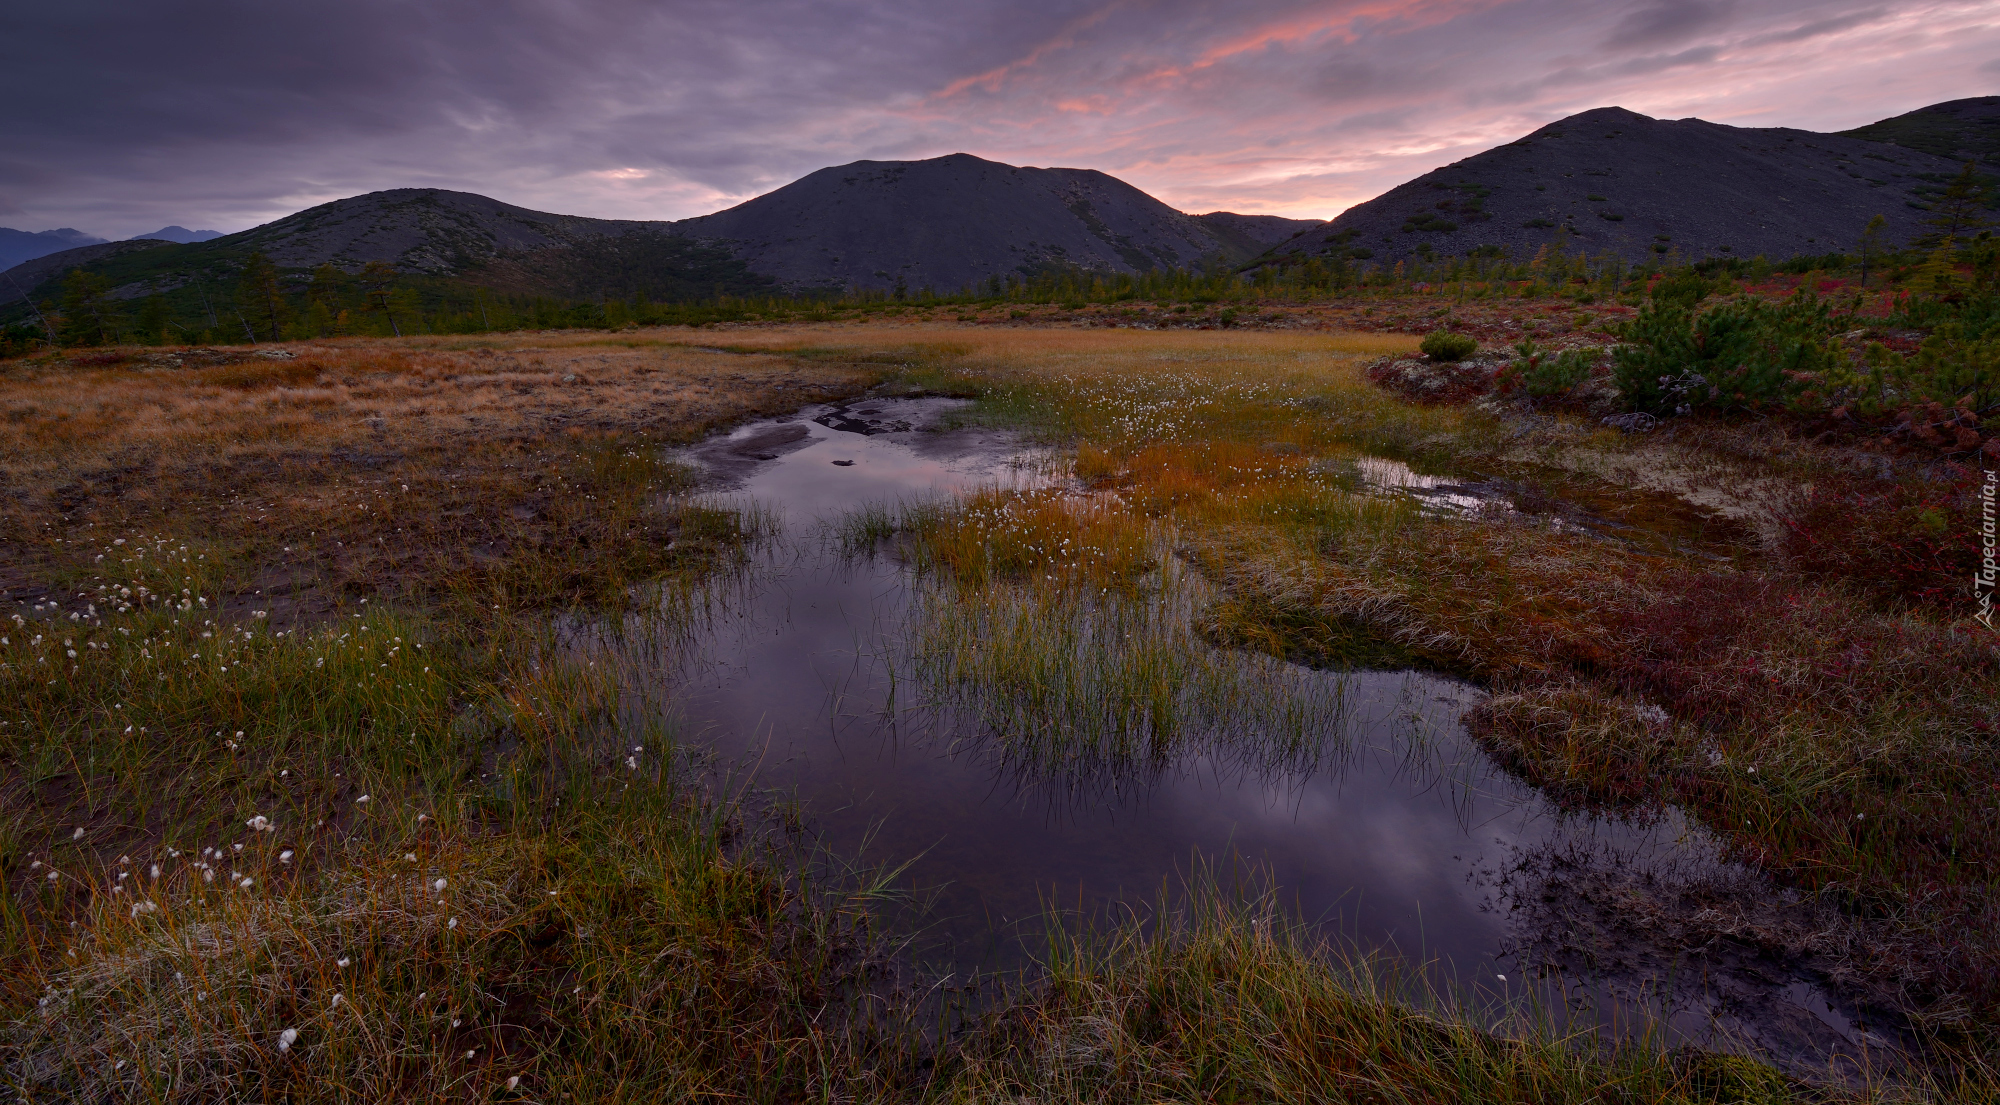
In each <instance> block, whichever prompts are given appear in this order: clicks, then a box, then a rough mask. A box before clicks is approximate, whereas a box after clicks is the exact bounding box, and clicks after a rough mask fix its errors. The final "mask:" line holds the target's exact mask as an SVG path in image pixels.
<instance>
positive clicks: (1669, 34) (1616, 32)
mask: <svg viewBox="0 0 2000 1105" xmlns="http://www.w3.org/2000/svg"><path fill="white" fill-rule="evenodd" d="M1734 7H1735V5H1734V4H1731V3H1729V2H1728V0H1659V2H1657V3H1651V4H1647V5H1645V6H1643V7H1639V8H1635V9H1633V10H1632V11H1631V12H1629V13H1627V14H1626V15H1625V17H1624V18H1623V19H1620V20H1619V21H1618V23H1617V25H1616V26H1614V27H1612V28H1611V33H1610V34H1609V35H1608V36H1606V37H1605V39H1604V48H1605V49H1607V50H1632V49H1652V48H1657V47H1660V46H1671V45H1673V44H1674V43H1676V42H1685V41H1687V40H1688V39H1690V38H1693V37H1694V36H1695V35H1697V34H1700V33H1702V32H1704V31H1708V30H1711V29H1714V28H1716V27H1719V26H1721V25H1722V24H1724V23H1726V22H1728V20H1729V16H1730V13H1731V11H1732V10H1733V9H1734Z"/></svg>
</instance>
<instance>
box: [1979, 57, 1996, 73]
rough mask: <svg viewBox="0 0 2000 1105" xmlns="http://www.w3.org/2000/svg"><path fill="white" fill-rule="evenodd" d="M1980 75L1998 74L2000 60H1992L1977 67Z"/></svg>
mask: <svg viewBox="0 0 2000 1105" xmlns="http://www.w3.org/2000/svg"><path fill="white" fill-rule="evenodd" d="M1979 71H1980V72H1981V73H2000V58H1994V59H1993V60H1992V61H1989V62H1986V63H1985V64H1983V65H1981V66H1980V67H1979Z"/></svg>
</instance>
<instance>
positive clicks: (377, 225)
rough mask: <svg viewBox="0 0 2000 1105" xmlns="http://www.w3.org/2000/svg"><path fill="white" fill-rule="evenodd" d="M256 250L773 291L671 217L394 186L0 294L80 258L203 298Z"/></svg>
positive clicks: (418, 267) (151, 289) (294, 267)
mask: <svg viewBox="0 0 2000 1105" xmlns="http://www.w3.org/2000/svg"><path fill="white" fill-rule="evenodd" d="M169 229H172V228H169ZM256 252H262V253H263V254H264V255H265V256H267V257H269V258H270V259H271V260H272V261H274V262H276V263H277V265H278V266H279V267H280V268H281V269H288V270H291V271H293V272H294V273H299V274H303V273H304V272H307V271H310V270H311V269H313V268H316V267H318V266H319V265H322V264H332V265H335V266H337V267H339V268H341V269H343V270H345V271H348V272H355V271H358V270H359V269H360V268H361V267H362V266H363V265H366V264H367V263H369V262H371V261H384V262H387V263H389V264H391V265H393V266H394V267H395V268H396V269H397V270H398V271H399V272H402V273H405V274H410V275H415V276H427V277H436V278H445V279H454V280H461V281H465V282H468V283H474V284H480V285H484V286H489V287H494V288H499V289H502V290H506V291H513V292H522V293H526V294H533V295H557V296H562V297H565V298H572V299H595V298H599V297H602V296H613V297H617V298H626V297H629V296H632V295H635V294H636V295H644V296H647V297H649V298H653V299H686V298H705V297H708V296H712V295H715V294H716V293H717V292H718V291H720V292H723V293H726V294H730V295H754V294H770V293H772V292H773V291H775V290H776V289H777V285H776V284H775V283H774V282H773V281H772V280H770V279H769V278H767V277H762V276H758V275H756V274H754V273H751V272H750V271H749V269H748V268H747V267H746V266H745V265H744V264H743V262H742V261H740V260H738V259H737V258H735V257H733V256H732V255H731V254H730V253H729V252H728V251H727V250H726V249H722V248H720V247H716V246H711V245H704V244H702V243H700V242H697V241H694V240H692V239H689V238H686V237H683V236H679V235H676V234H675V233H674V224H673V223H671V222H638V221H622V220H611V219H591V218H584V217H581V216H576V215H555V214H550V213H548V212H543V211H533V210H530V209H528V208H525V207H515V206H513V205H512V204H507V203H502V202H500V201H499V200H495V199H489V198H488V197H486V196H479V195H474V194H472V193H470V192H450V191H445V190H443V189H438V188H397V189H390V190H388V191H382V192H370V193H368V194H367V195H362V196H352V197H349V198H347V199H342V200H335V201H333V202H332V203H324V204H320V205H319V206H317V207H311V208H307V209H306V210H304V211H300V212H298V213H296V214H292V215H287V216H285V217H284V218H282V219H278V220H275V221H273V222H269V223H265V224H264V225H262V226H257V227H252V228H251V229H249V230H245V231H242V232H240V233H236V234H225V235H223V236H221V237H219V238H213V239H209V240H206V241H198V242H190V243H174V242H170V241H164V240H160V239H154V238H147V239H135V240H133V241H128V242H113V243H109V244H107V245H97V246H90V247H87V248H86V249H76V250H70V251H67V252H66V253H63V254H60V255H53V256H50V257H45V258H41V259H38V260H35V261H30V262H28V263H26V264H23V265H18V266H16V267H14V268H12V269H9V270H7V271H6V272H5V273H4V274H0V303H6V302H18V301H19V298H20V296H21V293H32V298H37V299H39V298H52V297H54V296H56V295H58V294H59V292H58V290H57V289H56V288H55V287H54V286H53V282H55V281H56V280H58V279H59V278H60V277H61V276H62V274H63V273H64V272H67V271H68V270H69V269H73V268H76V267H78V266H79V265H88V266H90V267H91V268H92V269H93V270H96V271H98V272H99V273H101V274H102V275H103V276H104V277H105V278H106V279H107V280H108V281H109V282H110V283H111V285H112V288H111V291H110V296H111V298H113V299H136V298H138V297H141V296H145V295H149V294H153V293H155V292H160V293H172V292H174V291H176V290H177V289H182V288H187V289H189V290H188V291H187V292H186V293H184V294H185V295H195V296H199V295H205V294H206V293H204V292H202V291H201V290H200V288H198V287H192V286H193V285H196V284H198V283H200V282H202V281H206V282H207V283H208V285H209V286H210V287H214V286H217V285H220V286H225V287H226V286H228V285H230V284H232V283H233V282H234V280H235V279H236V276H235V274H236V273H237V272H239V271H240V270H241V269H242V267H243V263H244V262H245V261H246V260H247V259H248V258H249V257H250V255H251V254H252V253H256ZM10 281H11V283H12V284H13V285H15V286H18V287H19V288H20V289H21V293H17V292H16V290H15V287H12V286H9V282H10ZM38 285H48V286H42V287H40V289H39V290H37V286H38Z"/></svg>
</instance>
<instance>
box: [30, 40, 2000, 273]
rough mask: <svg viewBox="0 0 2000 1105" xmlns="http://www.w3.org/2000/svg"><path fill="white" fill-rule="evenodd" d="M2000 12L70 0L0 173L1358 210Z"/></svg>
mask: <svg viewBox="0 0 2000 1105" xmlns="http://www.w3.org/2000/svg"><path fill="white" fill-rule="evenodd" d="M1989 19H1990V13H1988V12H1987V10H1986V9H1985V8H1984V7H1983V6H1982V5H1981V4H1980V3H1978V2H1976V0H1866V2H1850V0H1735V2H1734V3H1727V2H1724V0H1651V2H1647V3H1642V4H1636V5H1606V4H1602V3H1595V2H1591V0H1240V2H1239V3H1236V4H1232V5H1228V6H1226V7H1224V6H1218V5H1215V4H1213V3H1212V2H1208V0H965V2H963V3H958V4H952V5H940V4H935V3H929V2H926V0H754V2H744V0H426V2H425V3H423V4H409V3H407V0H349V2H348V3H346V4H343V5H342V6H341V10H340V14H339V17H338V18H328V16H327V14H326V10H325V9H324V8H313V7H302V6H297V5H285V4H270V3H268V2H265V0H173V2H171V3H163V4H154V5H132V4H130V3H126V2H123V0H65V2H64V3H62V4H39V5H24V6H22V7H21V10H20V11H19V12H17V13H13V14H11V15H10V17H9V23H8V33H7V34H6V35H5V36H0V102H5V103H9V104H14V105H23V104H28V105H33V108H34V109H33V110H20V111H16V112H14V113H13V114H11V115H10V116H9V136H8V137H9V141H8V148H7V150H6V151H4V153H0V194H4V195H5V197H6V199H7V201H8V202H9V203H11V204H12V209H11V210H8V211H7V212H6V216H7V221H8V223H9V224H10V225H16V226H24V227H25V228H27V229H42V228H43V227H46V226H62V225H71V226H77V227H79V228H82V229H84V230H86V231H89V232H92V233H96V234H99V235H102V236H104V237H108V238H117V237H123V236H126V235H128V234H131V233H136V232H140V231H145V230H150V229H153V228H156V227H159V226H162V225H165V224H168V223H178V224H180V225H183V226H197V225H199V226H217V227H221V228H223V229H232V230H233V229H241V228H243V227H246V226H249V225H252V224H255V223H259V222H264V221H268V220H270V219H273V218H277V217H280V216H282V215H285V214H288V213H290V212H291V211H294V210H297V209H299V208H301V207H305V206H309V205H311V204H314V203H319V202H324V201H326V200H331V199H335V198H338V197H341V196H346V195H352V194H356V193H359V192H365V191H369V190H373V189H377V188H388V187H400V186H410V185H427V186H436V187H445V188H455V189H462V190H466V191H474V192H481V193H484V194H487V195H492V196H494V197H495V198H498V199H502V200H505V201H507V202H510V203H517V204H521V205H523V206H527V207H534V208H539V209H542V210H555V211H565V212H571V213H575V214H584V215H596V216H603V217H619V218H682V217H686V216H690V215H697V214H703V213H706V212H708V211H713V210H716V209H719V208H721V207H726V206H728V205H730V204H732V203H736V202H740V201H741V200H743V199H746V198H748V197H750V196H752V195H755V194H757V193H760V192H763V191H767V190H769V189H771V188H774V187H777V186H779V185H782V184H784V183H786V182H787V181H790V180H793V179H796V178H797V177H799V176H802V175H804V174H805V173H808V172H811V171H813V170H815V169H818V168H821V167H823V166H826V165H835V164H843V163H846V162H849V161H854V160H859V159H878V160H880V159H897V158H917V157H930V156H937V155H940V154H945V153H950V152H953V151H957V150H964V151H967V152H970V153H974V154H977V155H979V156H981V157H988V158H993V159H996V160H1001V161H1010V162H1013V163H1015V164H1041V165H1072V166H1080V167H1087V168H1097V169H1102V170H1104V171H1106V172H1110V173H1113V174H1115V175H1118V176H1121V177H1124V178H1125V179H1127V180H1130V181H1131V182H1132V183H1134V184H1136V185H1138V186H1139V187H1142V188H1145V189H1147V190H1148V191H1151V192H1153V193H1154V194H1156V195H1159V196H1161V198H1163V199H1166V200H1167V201H1168V202H1170V203H1174V204H1176V205H1178V206H1182V207H1187V208H1200V209H1202V210H1212V209H1215V208H1238V209H1249V210H1256V211H1269V212H1274V213H1287V214H1297V215H1317V216H1330V215H1332V214H1335V213H1337V212H1338V211H1339V210H1340V209H1341V208H1343V207H1345V206H1347V205H1349V204H1352V203H1355V202H1358V201H1360V200H1363V199H1367V198H1369V197H1370V196H1373V195H1376V194H1379V193H1380V192H1382V191H1384V190H1386V189H1387V188H1389V187H1391V186H1393V185H1395V184H1397V183H1400V182H1401V180H1403V179H1406V178H1407V177H1408V176H1410V175H1413V174H1414V173H1416V172H1421V171H1424V170H1427V169H1429V168H1432V167H1434V166H1436V165H1437V164H1440V163H1442V162H1441V160H1440V159H1443V160H1450V159H1453V158H1456V157H1462V156H1465V155H1466V154H1468V153H1472V152H1476V151H1477V150H1479V149H1482V148H1486V147H1487V146H1490V145H1493V144H1496V143H1498V142H1503V141H1508V140H1511V139H1512V138H1514V137H1517V136H1519V135H1520V134H1523V133H1526V132H1528V131H1531V130H1533V129H1535V128H1536V127H1538V126H1541V125H1542V124H1545V123H1547V122H1550V121H1551V120H1554V119H1557V118H1561V117H1562V116H1564V115H1568V114H1571V113H1574V112H1576V111H1580V110H1585V109H1588V108H1591V107H1597V106H1603V105H1606V104H1613V103H1616V104H1622V105H1624V106H1626V107H1629V108H1632V109H1633V110H1636V111H1641V112H1644V113H1646V114H1652V115H1661V116H1666V117H1675V118H1678V117H1682V116H1687V115H1701V116H1703V117H1707V118H1715V119H1717V120H1718V121H1724V122H1736V123H1749V124H1754V125H1772V124H1776V123H1784V124H1787V125H1795V126H1803V127H1819V128H1823V129H1835V128H1837V127H1846V126H1855V125H1858V124H1861V123H1866V122H1869V121H1872V120H1874V119H1877V118H1882V117H1884V116H1888V115H1893V114H1898V113H1900V112H1903V111H1907V110H1910V109H1911V108H1915V107H1919V106H1922V105H1924V104H1926V103H1933V102H1936V101H1939V100H1945V99H1954V98H1958V97H1962V96H1966V95H1974V94H1978V93H1980V92H1984V91H1986V88H1985V87H1984V86H1982V87H1977V88H1967V87H1965V79H1966V75H1967V74H1968V73H1972V72H1975V71H1977V72H1980V73H1991V72H1994V71H1995V70H1994V69H1993V68H1991V63H1990V61H1989V59H1992V58H1994V57H1996V56H2000V29H1996V28H1995V27H1992V26H1988V22H1989ZM1862 26H1866V27H1867V28H1868V33H1867V35H1866V36H1851V37H1850V38H1849V39H1846V40H1843V41H1842V43H1841V49H1840V50H1838V51H1828V50H1825V49H1823V48H1821V44H1820V42H1819V40H1823V39H1825V38H1827V37H1828V36H1833V35H1840V34H1844V33H1847V32H1851V31H1852V30H1853V29H1855V28H1857V27H1862ZM1697 68H1700V69H1701V70H1702V72H1703V75H1702V77H1701V79H1700V80H1692V79H1689V72H1690V71H1691V70H1693V69H1697Z"/></svg>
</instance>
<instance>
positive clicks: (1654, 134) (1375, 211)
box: [1278, 107, 1959, 263]
mask: <svg viewBox="0 0 2000 1105" xmlns="http://www.w3.org/2000/svg"><path fill="white" fill-rule="evenodd" d="M1958 169H1959V164H1958V163H1957V162H1954V161H1951V160H1949V159H1947V158H1942V157H1936V156H1933V155H1931V154H1928V153H1923V152H1920V151H1917V150H1912V149H1908V148H1905V147H1899V146H1889V145H1885V144H1883V143H1880V142H1872V141H1868V140H1866V139H1861V138H1852V137H1845V136H1841V135H1831V134H1818V133H1815V132H1813V131H1805V130H1792V129H1789V128H1784V127H1773V128H1757V129H1752V128H1743V127H1731V126H1725V125H1723V124H1720V123H1710V122H1705V121H1703V120H1701V119H1676V120H1665V119H1653V118H1649V117H1647V116H1644V115H1640V114H1638V113H1637V112H1632V111H1627V110H1625V109H1624V108H1618V107H1603V108H1596V109H1594V110H1591V111H1586V112H1582V113H1580V114H1577V115H1572V116H1570V117H1569V118H1567V119H1562V120H1558V121H1557V122H1554V123H1550V124H1549V125H1548V126H1545V127H1543V128H1541V129H1540V130H1537V131H1535V132H1534V133H1532V134H1529V135H1528V136H1526V137H1524V138H1521V139H1518V140H1516V141H1513V142H1509V143H1507V144H1506V145H1504V146H1500V147H1497V148H1495V149H1491V150H1487V151H1486V152H1484V153H1479V154H1474V155H1473V156H1471V157H1468V158H1466V159H1464V160H1463V161H1456V162H1453V163H1452V164H1450V165H1446V166H1445V167H1443V168H1441V169H1435V170H1433V171H1431V172H1428V173H1425V174H1424V175H1423V176H1420V177H1418V178H1416V179H1415V180H1412V181H1409V182H1408V183H1406V184H1401V185H1398V186H1397V187H1395V188H1392V189H1390V190H1389V191H1388V192H1386V193H1384V194H1383V195H1381V196H1379V197H1377V198H1375V199H1372V200H1369V201H1368V202H1366V203H1363V204H1358V205H1356V206H1354V207H1351V208H1349V209H1348V210H1347V211H1345V212H1343V213H1342V214H1341V215H1340V216H1339V217H1338V218H1336V219H1334V220H1333V221H1332V222H1331V223H1329V224H1328V225H1327V226H1325V227H1322V228H1315V229H1312V230H1308V231H1305V232H1304V233H1302V234H1300V235H1298V236H1297V237H1294V238H1293V239H1292V240H1291V241H1289V242H1286V243H1285V244H1283V245H1281V246H1279V247H1278V252H1279V253H1281V254H1283V255H1285V256H1289V257H1304V256H1310V255H1320V256H1328V255H1333V256H1347V257H1372V258H1373V259H1374V261H1375V262H1376V263H1391V262H1394V261H1398V260H1402V259H1404V258H1407V257H1412V256H1421V255H1425V254H1428V255H1431V256H1463V255H1465V254H1466V253H1468V252H1470V251H1471V250H1474V249H1477V248H1480V247H1491V246H1497V247H1499V248H1501V249H1504V250H1506V251H1507V252H1508V253H1509V254H1510V255H1511V256H1513V257H1515V258H1516V259H1526V258H1530V257H1533V256H1534V255H1535V253H1536V252H1537V251H1538V250H1540V249H1541V248H1542V247H1544V246H1555V245H1557V244H1559V243H1563V244H1566V245H1567V247H1568V248H1570V249H1571V250H1581V251H1583V252H1586V253H1589V254H1593V255H1594V254H1599V253H1612V254H1616V255H1618V256H1621V257H1624V258H1626V259H1627V260H1632V261H1637V260H1641V259H1644V258H1647V257H1652V256H1655V255H1657V254H1661V253H1666V252H1668V251H1670V250H1672V251H1678V252H1679V253H1680V254H1681V255H1682V256H1684V257H1690V258H1699V257H1704V256H1731V255H1733V256H1737V257H1751V256H1755V255H1757V254H1763V255H1765V256H1767V257H1770V258H1772V259H1774V260H1777V259H1782V258H1787V257H1792V256H1796V255H1799V254H1813V253H1835V252H1843V251H1852V250H1853V249H1854V247H1855V241H1856V239H1858V238H1859V237H1860V234H1861V229H1862V227H1863V226H1865V225H1866V224H1867V222H1868V220H1869V219H1870V218H1872V217H1873V216H1875V215H1882V216H1884V217H1885V218H1887V219H1888V222H1889V238H1890V239H1891V240H1893V241H1897V242H1903V241H1907V240H1909V239H1911V238H1914V237H1916V236H1918V235H1919V234H1921V233H1922V232H1923V231H1924V230H1925V229H1926V227H1925V226H1924V224H1923V220H1924V219H1925V218H1926V217H1927V215H1926V210H1927V208H1928V204H1927V203H1926V198H1927V197H1929V196H1933V195H1935V194H1936V192H1937V191H1939V190H1940V189H1941V188H1942V186H1943V184H1944V183H1945V182H1946V181H1947V180H1949V178H1950V177H1951V176H1952V175H1953V174H1955V173H1956V172H1957V171H1958Z"/></svg>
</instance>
